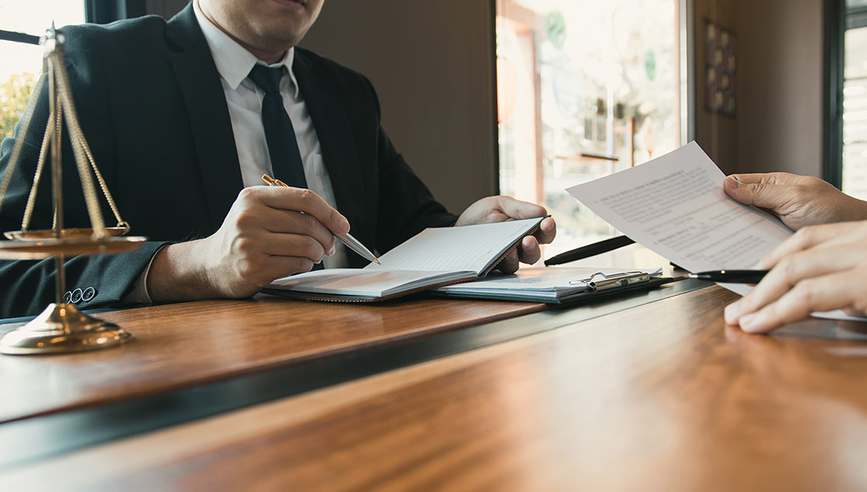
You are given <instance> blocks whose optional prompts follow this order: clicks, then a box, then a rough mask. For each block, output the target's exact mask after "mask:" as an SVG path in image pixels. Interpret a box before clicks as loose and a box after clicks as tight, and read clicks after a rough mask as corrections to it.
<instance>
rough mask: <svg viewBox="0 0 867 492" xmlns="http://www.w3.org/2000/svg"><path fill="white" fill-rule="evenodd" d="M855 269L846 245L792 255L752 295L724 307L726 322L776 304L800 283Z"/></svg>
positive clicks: (738, 319)
mask: <svg viewBox="0 0 867 492" xmlns="http://www.w3.org/2000/svg"><path fill="white" fill-rule="evenodd" d="M856 268H859V264H858V258H857V256H856V255H852V254H851V250H850V249H849V248H847V247H846V246H841V247H837V248H827V249H822V250H820V251H816V250H807V251H801V252H797V253H793V254H791V255H789V256H787V257H786V258H784V259H783V260H782V261H780V263H778V264H777V265H776V266H775V267H774V268H773V269H772V270H771V271H770V273H768V274H767V275H766V276H765V278H763V279H762V281H761V282H759V284H758V285H757V286H756V288H755V289H754V290H753V291H752V292H750V293H749V294H747V295H746V296H744V298H743V299H741V300H739V301H737V302H735V303H733V304H731V305H729V306H727V307H726V309H725V319H726V322H727V323H729V324H738V323H739V322H740V321H741V320H742V319H743V318H744V317H746V316H748V315H750V314H752V313H755V312H757V311H759V310H762V309H764V308H765V306H767V305H769V304H771V303H774V302H776V301H777V300H778V299H780V298H782V297H783V296H785V295H787V292H789V291H790V290H794V289H796V288H800V289H803V288H804V287H802V286H801V284H811V283H812V282H813V280H812V279H814V278H817V277H823V276H827V275H833V274H835V273H837V272H847V271H852V270H853V269H856ZM808 314H809V312H808Z"/></svg>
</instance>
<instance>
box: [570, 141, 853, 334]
mask: <svg viewBox="0 0 867 492" xmlns="http://www.w3.org/2000/svg"><path fill="white" fill-rule="evenodd" d="M724 180H725V174H723V172H722V171H720V170H719V168H718V167H717V166H716V164H714V162H713V161H712V160H711V159H710V157H708V156H707V154H705V153H704V151H703V150H702V149H701V147H699V146H698V144H697V143H695V142H690V143H689V144H687V145H685V146H683V147H681V148H680V149H678V150H675V151H674V152H671V153H668V154H665V155H663V156H661V157H657V158H656V159H654V160H652V161H650V162H647V163H644V164H642V165H640V166H638V167H633V168H630V169H627V170H625V171H621V172H618V173H616V174H612V175H611V176H605V177H603V178H599V179H596V180H594V181H591V182H589V183H585V184H580V185H577V186H573V187H571V188H568V189H567V190H566V191H568V192H569V193H570V194H571V195H572V196H574V197H575V198H577V199H578V200H579V201H580V202H581V203H583V204H584V205H586V206H587V207H588V208H590V210H592V211H593V212H595V213H596V214H597V215H599V216H600V217H602V218H603V219H605V220H606V221H607V222H608V223H609V224H611V225H612V226H614V227H615V228H617V229H618V230H619V231H620V232H622V233H624V234H626V235H627V236H629V237H630V238H632V239H633V240H635V242H637V243H639V244H641V245H642V246H644V247H646V248H648V249H650V250H652V251H654V252H656V253H658V254H659V255H661V256H663V257H664V258H667V259H668V260H669V261H671V262H672V263H674V264H676V265H678V266H680V267H682V268H685V269H686V270H688V271H690V272H701V271H706V270H722V269H726V268H728V269H738V268H751V267H753V266H755V264H756V263H758V261H759V260H761V259H762V258H763V257H764V256H765V255H767V254H768V253H770V252H771V251H772V250H773V249H774V248H776V247H777V245H779V244H780V243H782V242H783V241H784V240H786V239H787V238H788V237H789V236H791V235H792V234H793V233H792V231H791V230H790V229H789V228H788V227H786V226H785V225H784V224H783V223H782V222H780V220H779V219H777V218H776V217H774V216H772V215H769V214H767V213H765V212H762V211H760V210H758V209H756V208H753V207H748V206H746V205H742V204H740V203H738V202H736V201H734V200H733V199H731V198H729V197H728V195H726V194H725V191H723V181H724ZM720 285H721V286H723V287H725V288H727V289H729V290H731V291H733V292H735V293H737V294H740V295H746V294H747V293H748V292H749V291H750V290H752V287H750V286H748V285H745V284H723V283H721V284H720ZM813 315H814V316H818V317H822V318H829V319H848V320H861V321H864V320H867V318H858V317H853V316H849V315H847V314H845V313H843V312H842V311H831V312H823V313H813Z"/></svg>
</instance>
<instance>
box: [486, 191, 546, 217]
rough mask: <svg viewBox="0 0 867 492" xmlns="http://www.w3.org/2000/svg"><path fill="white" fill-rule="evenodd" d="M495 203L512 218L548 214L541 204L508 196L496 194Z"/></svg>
mask: <svg viewBox="0 0 867 492" xmlns="http://www.w3.org/2000/svg"><path fill="white" fill-rule="evenodd" d="M497 203H498V205H499V207H500V209H501V210H502V211H503V213H504V214H506V215H507V216H508V217H509V218H512V219H531V218H533V217H542V216H543V215H548V211H547V210H545V207H543V206H541V205H536V204H535V203H530V202H524V201H521V200H516V199H514V198H512V197H508V196H498V197H497Z"/></svg>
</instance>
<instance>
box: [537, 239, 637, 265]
mask: <svg viewBox="0 0 867 492" xmlns="http://www.w3.org/2000/svg"><path fill="white" fill-rule="evenodd" d="M634 242H635V241H633V240H632V239H630V238H628V237H626V236H617V237H612V238H610V239H605V240H603V241H599V242H597V243H593V244H588V245H586V246H581V247H580V248H575V249H573V250H569V251H566V252H565V253H560V254H559V255H555V256H552V257H551V258H548V259H547V260H545V266H551V265H562V264H563V263H569V262H570V261H577V260H583V259H584V258H590V257H591V256H596V255H601V254H602V253H607V252H609V251H614V250H615V249H618V248H622V247H624V246H628V245H630V244H632V243H634Z"/></svg>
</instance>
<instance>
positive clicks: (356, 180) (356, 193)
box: [292, 49, 374, 246]
mask: <svg viewBox="0 0 867 492" xmlns="http://www.w3.org/2000/svg"><path fill="white" fill-rule="evenodd" d="M292 70H293V72H294V73H295V77H296V78H297V79H298V85H299V86H300V89H301V94H302V96H303V97H304V103H305V105H306V106H307V111H309V112H310V118H311V119H312V120H313V126H314V128H316V136H317V137H318V138H319V144H320V145H321V147H322V159H323V161H324V162H325V169H327V170H328V177H329V179H330V180H331V187H332V189H333V190H334V197H335V200H337V209H338V210H339V211H340V213H341V214H343V215H344V216H345V217H346V218H347V219H349V223H350V224H352V226H353V227H352V234H353V235H354V236H355V237H356V238H357V239H359V240H361V241H362V242H364V243H365V244H367V245H368V246H372V245H373V236H372V234H371V231H372V229H373V226H372V224H370V222H369V219H367V218H366V215H367V213H366V211H368V210H369V208H368V207H367V206H366V204H367V203H368V200H369V199H370V197H367V196H366V194H367V191H366V190H368V187H367V186H365V180H366V179H373V178H374V177H369V176H365V175H364V173H362V172H361V167H360V165H359V162H358V156H357V155H356V151H355V148H356V146H355V140H354V138H353V134H352V128H351V126H350V124H349V119H348V117H347V115H346V110H345V109H344V107H343V105H342V103H341V100H340V96H339V94H338V92H337V90H336V89H335V88H334V85H333V84H332V83H331V81H330V80H329V79H328V78H326V77H324V76H322V75H321V74H320V73H318V72H316V71H315V70H313V68H312V64H311V61H310V59H309V58H308V57H306V56H305V54H304V53H303V51H300V50H297V49H296V50H295V62H294V64H293V65H292Z"/></svg>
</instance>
